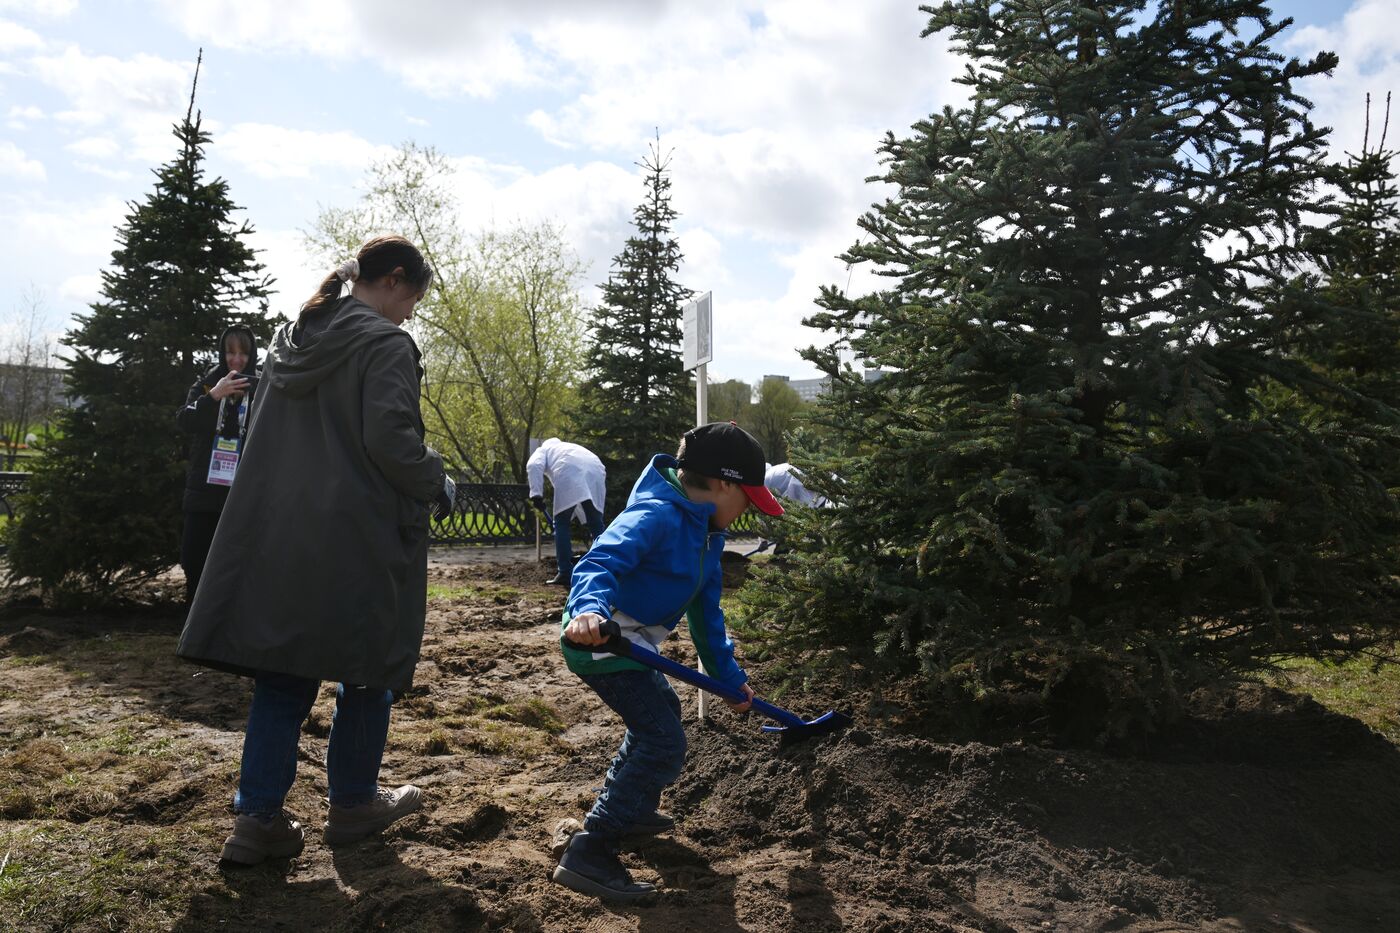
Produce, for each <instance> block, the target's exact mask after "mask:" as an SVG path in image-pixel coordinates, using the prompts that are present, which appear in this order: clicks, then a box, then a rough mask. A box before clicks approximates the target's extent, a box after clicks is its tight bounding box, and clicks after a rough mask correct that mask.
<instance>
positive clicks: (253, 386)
mask: <svg viewBox="0 0 1400 933" xmlns="http://www.w3.org/2000/svg"><path fill="white" fill-rule="evenodd" d="M234 378H235V379H247V380H248V387H247V391H249V392H253V391H256V390H257V388H258V377H257V376H254V375H253V374H252V373H239V374H238V375H237V376H235V377H234Z"/></svg>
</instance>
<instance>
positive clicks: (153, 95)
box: [30, 45, 194, 119]
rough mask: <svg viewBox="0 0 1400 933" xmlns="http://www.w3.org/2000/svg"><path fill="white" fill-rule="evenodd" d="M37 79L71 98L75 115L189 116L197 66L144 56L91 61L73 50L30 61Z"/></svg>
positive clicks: (100, 57) (103, 57) (104, 57)
mask: <svg viewBox="0 0 1400 933" xmlns="http://www.w3.org/2000/svg"><path fill="white" fill-rule="evenodd" d="M30 66H31V68H32V69H33V72H34V75H35V77H37V78H38V79H39V80H40V81H43V82H44V83H45V84H47V85H49V86H50V87H53V88H56V89H58V90H59V91H61V92H62V93H63V94H64V95H66V96H67V97H68V99H69V101H71V102H72V104H73V109H75V110H79V111H86V112H90V113H102V114H109V115H110V114H112V113H114V112H116V113H132V112H135V113H156V114H160V115H161V116H162V117H165V118H167V119H170V118H173V117H176V116H177V115H179V114H183V113H184V109H185V104H186V103H187V102H188V100H189V93H190V80H191V78H192V77H193V74H194V63H193V62H177V61H170V60H169V59H165V58H159V57H157V56H155V55H147V54H145V53H140V54H137V55H135V56H133V57H131V58H114V57H112V56H110V55H88V54H87V53H85V52H83V51H82V50H81V49H79V48H78V47H77V46H75V45H70V46H68V47H67V48H65V49H64V50H63V51H62V52H61V53H59V54H57V55H36V56H34V58H32V59H31V60H30Z"/></svg>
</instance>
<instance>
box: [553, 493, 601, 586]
mask: <svg viewBox="0 0 1400 933" xmlns="http://www.w3.org/2000/svg"><path fill="white" fill-rule="evenodd" d="M580 504H581V505H582V506H583V514H584V516H585V517H586V518H587V519H588V532H589V534H591V535H593V537H594V538H597V537H598V536H599V535H600V534H602V533H603V513H602V512H599V511H598V507H597V506H596V505H594V504H593V500H591V499H585V500H584V501H583V502H582V503H580ZM573 514H574V510H573V507H572V506H571V507H569V508H567V509H565V510H564V511H562V512H560V513H559V514H558V515H555V516H554V558H555V560H557V561H559V572H560V573H563V574H567V573H568V572H569V568H571V567H573V565H574V542H573V539H572V538H571V537H570V535H571V534H572V532H571V530H570V528H569V524H570V522H569V519H570V517H571V516H572V515H573Z"/></svg>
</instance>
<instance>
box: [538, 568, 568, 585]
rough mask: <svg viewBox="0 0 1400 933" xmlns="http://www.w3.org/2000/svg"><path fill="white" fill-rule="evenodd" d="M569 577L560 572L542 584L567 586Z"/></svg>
mask: <svg viewBox="0 0 1400 933" xmlns="http://www.w3.org/2000/svg"><path fill="white" fill-rule="evenodd" d="M570 576H571V574H569V573H566V572H564V571H560V572H559V573H556V574H555V575H554V576H552V577H550V578H549V579H548V580H546V581H544V582H545V585H546V586H568V585H569V578H570Z"/></svg>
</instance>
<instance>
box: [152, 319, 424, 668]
mask: <svg viewBox="0 0 1400 933" xmlns="http://www.w3.org/2000/svg"><path fill="white" fill-rule="evenodd" d="M418 360H419V353H418V348H417V346H416V345H415V344H414V342H413V338H412V337H411V336H409V334H408V333H406V332H405V331H403V330H401V329H400V328H398V327H396V326H395V325H394V324H393V323H391V322H390V321H388V320H387V319H385V318H384V317H382V316H381V315H380V314H379V313H378V312H376V311H375V310H374V309H373V308H371V307H370V306H368V305H366V304H364V303H363V302H361V301H359V300H358V299H355V298H344V299H341V301H340V302H339V303H338V304H336V305H335V306H333V307H331V308H329V309H327V310H325V311H322V312H321V313H319V314H316V315H312V316H309V317H308V318H307V319H306V320H305V321H304V322H293V323H289V324H286V325H285V326H283V327H282V328H280V329H279V330H278V331H277V334H276V335H275V337H274V338H273V342H272V347H271V348H270V350H269V351H268V354H267V360H266V363H265V365H264V367H263V374H262V383H261V386H260V391H259V394H258V406H257V408H256V409H255V410H254V416H253V419H252V426H251V427H250V429H249V433H248V442H247V445H246V447H245V450H244V453H243V457H242V459H241V460H240V462H239V464H238V472H237V474H236V476H235V479H234V483H233V486H232V487H231V489H230V490H229V498H228V504H227V506H226V507H225V509H224V512H223V518H222V519H221V520H220V522H219V528H218V531H217V532H216V533H215V535H214V543H213V546H212V547H211V548H210V551H209V560H208V563H207V564H206V566H205V569H204V576H203V577H202V578H201V579H200V583H199V590H198V592H196V594H195V596H194V601H193V603H192V605H191V607H190V613H189V617H188V619H187V621H186V622H185V630H184V632H183V633H182V634H181V636H180V644H179V647H178V648H177V649H176V653H177V654H179V656H180V657H182V658H186V659H187V660H190V661H194V662H197V663H199V664H204V665H207V666H210V667H216V668H220V669H222V670H229V671H233V672H235V673H241V674H252V673H255V672H259V671H272V672H280V673H286V674H295V675H298V676H301V677H309V678H314V679H317V680H333V681H341V682H345V683H351V684H363V685H366V686H370V687H387V688H389V689H390V690H393V691H394V692H396V693H399V692H402V691H404V690H405V689H407V688H408V687H409V686H410V685H411V684H412V682H413V668H414V666H415V665H416V664H417V662H418V652H419V649H420V647H421V645H422V640H423V616H424V612H425V608H426V606H425V603H426V598H427V566H428V564H427V561H428V516H429V511H430V508H431V503H432V502H433V501H434V500H435V498H436V497H437V496H438V494H439V492H440V490H441V489H442V484H443V466H442V458H441V457H439V456H438V455H437V453H436V452H434V451H433V450H432V448H430V447H428V446H426V445H425V444H424V442H423V421H422V417H421V414H420V412H419V407H418V384H419V380H420V378H421V375H422V371H421V369H420V368H419V365H418Z"/></svg>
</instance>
